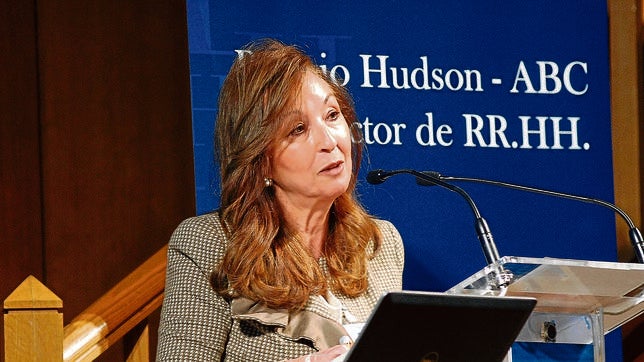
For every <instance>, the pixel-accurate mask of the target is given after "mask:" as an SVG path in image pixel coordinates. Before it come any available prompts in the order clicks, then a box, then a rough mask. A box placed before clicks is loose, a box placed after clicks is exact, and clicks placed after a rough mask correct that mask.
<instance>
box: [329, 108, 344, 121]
mask: <svg viewBox="0 0 644 362" xmlns="http://www.w3.org/2000/svg"><path fill="white" fill-rule="evenodd" d="M340 114H341V113H340V112H338V111H336V110H333V111H330V112H329V114H328V115H327V119H328V120H329V121H335V120H337V119H338V118H340Z"/></svg>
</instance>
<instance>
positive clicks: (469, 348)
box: [344, 291, 537, 362]
mask: <svg viewBox="0 0 644 362" xmlns="http://www.w3.org/2000/svg"><path fill="white" fill-rule="evenodd" d="M536 303H537V301H536V299H534V298H523V297H493V296H473V295H456V294H444V293H433V292H413V291H402V292H390V293H387V294H385V295H383V296H382V297H381V298H380V300H379V301H378V303H377V305H376V307H375V309H374V311H373V312H372V314H371V316H370V317H369V319H368V320H367V323H366V324H365V326H364V327H363V329H362V331H361V332H360V335H359V336H358V338H357V339H356V341H355V343H354V344H353V346H352V347H351V349H350V350H349V352H348V353H347V355H346V357H345V359H344V361H346V362H359V361H396V362H408V361H409V362H447V361H450V362H451V361H502V360H503V359H504V358H505V356H506V354H507V352H508V350H509V349H510V346H511V345H512V343H513V342H514V340H515V338H516V337H517V335H518V334H519V332H520V331H521V328H522V327H523V325H524V324H525V322H526V321H527V319H528V317H529V315H530V313H531V312H532V310H533V309H534V307H535V305H536Z"/></svg>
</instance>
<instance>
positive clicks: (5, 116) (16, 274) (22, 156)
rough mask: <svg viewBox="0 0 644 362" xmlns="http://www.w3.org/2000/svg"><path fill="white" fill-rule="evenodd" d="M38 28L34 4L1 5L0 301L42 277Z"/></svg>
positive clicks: (0, 352)
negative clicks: (32, 278) (30, 279)
mask: <svg viewBox="0 0 644 362" xmlns="http://www.w3.org/2000/svg"><path fill="white" fill-rule="evenodd" d="M35 29H36V27H35V17H34V4H33V2H30V1H21V2H17V3H16V4H9V3H8V2H1V3H0V34H2V35H1V36H0V250H1V252H0V275H1V277H0V301H4V300H5V298H6V297H7V296H8V295H9V293H11V292H12V291H13V290H14V289H15V288H16V287H17V286H18V285H19V284H20V283H21V282H22V281H23V280H24V279H25V278H26V277H27V276H28V275H29V274H33V275H34V276H35V277H37V278H39V279H41V278H42V277H43V268H42V265H43V260H42V247H41V244H42V239H41V231H42V228H41V202H40V200H41V195H40V160H39V158H40V156H39V153H40V151H39V131H38V77H37V67H36V37H35ZM0 308H2V307H1V306H0ZM3 333H4V331H3V326H2V324H0V336H1V335H3ZM3 344H4V338H0V356H4V349H3V347H2V346H3ZM0 360H2V357H0Z"/></svg>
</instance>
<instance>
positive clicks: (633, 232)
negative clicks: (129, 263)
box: [416, 171, 644, 263]
mask: <svg viewBox="0 0 644 362" xmlns="http://www.w3.org/2000/svg"><path fill="white" fill-rule="evenodd" d="M420 173H421V174H423V175H431V176H432V177H435V178H438V179H440V180H442V181H457V182H458V181H463V182H476V183H483V184H488V185H494V186H500V187H507V188H511V189H515V190H520V191H528V192H533V193H538V194H542V195H548V196H554V197H561V198H565V199H569V200H575V201H581V202H586V203H590V204H595V205H600V206H604V207H606V208H609V209H611V210H612V211H613V212H616V213H617V214H619V215H620V216H621V217H622V219H624V220H625V221H626V224H628V227H629V232H628V236H629V238H630V240H631V244H632V246H633V249H634V250H635V255H636V257H637V260H638V261H639V262H640V263H644V239H643V238H642V233H641V232H640V230H639V229H638V228H637V226H635V223H634V222H633V220H632V219H631V218H630V216H628V214H626V212H625V211H624V210H622V209H620V208H619V207H617V206H616V205H614V204H611V203H610V202H607V201H604V200H599V199H594V198H591V197H586V196H579V195H573V194H566V193H563V192H558V191H550V190H545V189H539V188H536V187H529V186H523V185H517V184H512V183H508V182H502V181H494V180H487V179H480V178H473V177H456V176H443V175H441V174H440V173H438V172H436V171H422V172H420ZM416 183H417V184H419V185H422V186H433V185H434V184H435V183H433V182H428V181H427V180H426V179H424V178H422V177H417V178H416Z"/></svg>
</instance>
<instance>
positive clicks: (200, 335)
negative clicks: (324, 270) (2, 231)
mask: <svg viewBox="0 0 644 362" xmlns="http://www.w3.org/2000/svg"><path fill="white" fill-rule="evenodd" d="M375 221H376V223H377V225H378V227H379V228H380V230H381V232H382V235H383V243H382V247H381V249H380V251H379V252H378V254H377V255H376V256H375V258H373V259H372V260H370V261H369V264H368V282H369V287H368V290H367V291H366V292H365V293H364V294H362V295H360V296H359V297H356V298H349V297H346V296H344V295H341V294H337V293H336V297H337V298H338V299H339V300H340V301H341V302H342V304H343V305H344V307H345V308H347V309H348V310H349V312H350V313H351V314H353V315H354V316H355V317H356V318H357V319H358V320H359V321H362V322H364V321H366V319H367V318H368V316H369V314H370V313H371V310H372V309H373V307H374V306H375V304H376V302H377V301H378V298H379V297H380V296H381V295H382V294H383V293H384V292H386V291H393V290H400V289H401V288H402V271H403V263H404V251H403V244H402V239H401V237H400V234H399V233H398V230H396V228H395V227H394V226H393V225H392V224H391V223H390V222H388V221H383V220H375ZM226 245H227V240H226V237H225V234H224V230H223V228H222V225H221V222H220V220H219V216H218V214H217V213H210V214H206V215H202V216H197V217H193V218H189V219H187V220H185V221H183V222H182V223H181V224H180V225H179V226H178V227H177V229H176V230H175V232H174V233H173V235H172V237H171V238H170V242H169V245H168V266H167V275H166V287H165V295H164V300H163V307H162V309H161V320H160V324H159V343H158V348H157V361H243V362H248V361H262V362H263V361H283V360H287V359H291V358H297V357H299V356H302V355H305V354H308V353H312V352H315V351H317V350H323V349H326V348H329V347H331V346H334V345H336V344H338V341H339V338H340V337H341V336H343V335H347V332H346V331H345V330H344V328H343V326H342V325H341V324H340V323H338V322H336V321H335V319H334V317H333V316H334V315H333V311H331V310H330V309H329V306H328V304H327V303H324V302H323V301H322V298H310V299H309V301H308V303H307V305H306V306H305V308H304V310H302V311H300V312H296V313H288V312H287V311H286V310H272V309H269V308H267V307H266V306H264V305H261V304H259V303H255V302H254V301H252V300H248V299H245V298H237V299H233V300H232V302H229V301H226V300H225V299H224V298H222V297H221V296H219V295H218V294H217V293H215V292H214V290H213V289H212V288H211V286H210V283H209V279H210V274H211V273H212V271H213V268H214V266H215V265H217V264H218V263H219V262H220V261H221V259H222V258H223V255H224V252H225V249H226ZM322 263H323V261H322ZM323 267H324V266H323Z"/></svg>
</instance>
